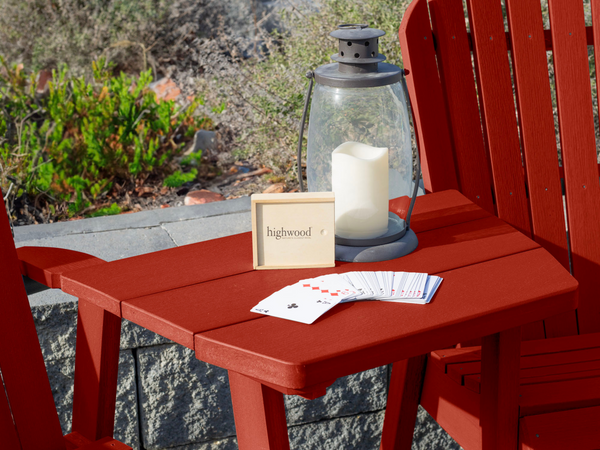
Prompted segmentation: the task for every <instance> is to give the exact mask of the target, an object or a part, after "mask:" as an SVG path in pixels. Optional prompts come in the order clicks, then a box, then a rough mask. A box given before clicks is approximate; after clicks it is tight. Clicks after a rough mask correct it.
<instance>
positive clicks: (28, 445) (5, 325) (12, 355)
mask: <svg viewBox="0 0 600 450" xmlns="http://www.w3.org/2000/svg"><path fill="white" fill-rule="evenodd" d="M6 217H7V215H6V210H5V207H4V202H3V201H0V285H1V286H2V299H1V307H2V310H1V313H0V342H1V343H2V345H0V370H1V371H2V378H3V380H4V384H5V389H6V394H7V397H8V401H9V403H10V410H11V412H12V417H13V419H14V424H15V427H16V430H17V433H18V435H19V439H20V442H21V447H22V449H23V450H40V449H44V450H59V449H60V450H63V449H64V448H65V446H64V440H63V436H62V431H61V427H60V422H59V420H58V415H57V413H56V408H55V406H54V399H53V397H52V391H51V388H50V383H49V381H48V376H47V374H46V367H45V366H44V359H43V357H42V352H41V350H40V344H39V341H38V337H37V333H36V330H35V325H34V323H33V317H32V315H31V309H30V307H29V301H28V299H27V294H26V293H25V287H24V284H23V280H22V278H21V273H20V270H19V263H18V259H17V252H16V250H15V246H14V242H13V239H12V234H11V231H10V226H9V224H8V220H7V218H6Z"/></svg>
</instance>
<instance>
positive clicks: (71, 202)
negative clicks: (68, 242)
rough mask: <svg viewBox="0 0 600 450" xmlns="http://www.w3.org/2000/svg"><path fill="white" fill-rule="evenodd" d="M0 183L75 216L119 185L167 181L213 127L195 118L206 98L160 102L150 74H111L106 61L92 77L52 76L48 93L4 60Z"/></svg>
mask: <svg viewBox="0 0 600 450" xmlns="http://www.w3.org/2000/svg"><path fill="white" fill-rule="evenodd" d="M0 63H2V65H3V68H4V71H3V72H4V73H0V108H1V109H2V111H3V116H1V117H0V136H4V137H0V158H1V161H2V167H0V170H1V176H0V183H1V186H2V188H3V189H4V190H5V192H6V190H8V188H9V184H10V183H13V184H15V185H17V187H18V188H20V189H21V191H22V192H23V191H24V192H26V193H28V194H30V195H39V194H44V196H45V198H46V200H51V201H52V202H53V203H68V208H67V210H68V214H69V215H73V214H75V213H77V212H79V211H81V210H83V209H85V208H88V207H90V205H91V204H92V202H95V201H96V200H97V199H99V198H102V197H105V196H106V195H107V194H108V193H110V192H111V190H112V189H113V188H114V187H115V186H119V187H123V186H125V185H128V184H129V185H132V184H134V183H136V182H138V183H140V182H143V181H144V180H146V179H147V178H148V177H151V176H153V177H165V176H167V175H169V174H170V173H172V172H173V171H174V170H175V169H176V168H177V166H176V165H175V164H174V162H173V157H174V156H176V155H179V154H180V153H181V151H182V149H183V147H184V146H185V144H186V142H188V141H189V140H190V137H189V136H190V135H193V133H194V132H195V131H196V130H197V129H199V128H208V127H211V126H212V123H211V122H210V120H209V119H206V118H205V117H200V116H198V115H196V114H195V112H196V109H197V107H198V106H199V105H200V104H202V100H201V99H199V98H196V99H195V100H193V101H192V102H191V103H190V104H188V105H187V106H186V107H180V106H178V105H176V104H175V102H174V101H159V100H157V97H156V94H155V93H154V92H153V91H152V90H151V89H149V87H148V86H149V84H150V83H151V81H152V76H151V75H150V71H146V72H142V73H141V74H140V75H139V77H138V78H134V77H131V76H129V75H126V74H123V73H121V74H120V75H118V76H112V74H111V71H110V70H111V67H110V66H109V65H107V64H106V62H105V61H104V60H103V59H100V60H98V61H97V62H95V63H94V64H93V67H92V68H93V79H92V80H90V81H87V80H86V79H85V78H84V77H78V78H69V76H68V70H67V68H66V67H64V68H63V69H61V70H60V71H55V72H53V75H52V81H50V82H49V89H48V94H47V96H45V97H40V96H39V95H38V94H37V93H36V91H35V82H34V79H35V77H34V75H33V74H30V75H27V74H25V72H24V70H23V67H22V66H12V67H9V65H8V64H7V63H6V62H5V60H4V59H1V58H0Z"/></svg>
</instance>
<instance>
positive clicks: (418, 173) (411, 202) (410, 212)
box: [402, 70, 421, 229]
mask: <svg viewBox="0 0 600 450" xmlns="http://www.w3.org/2000/svg"><path fill="white" fill-rule="evenodd" d="M405 74H406V72H404V70H402V88H403V89H404V96H405V97H406V106H408V109H409V111H408V120H409V122H410V121H411V118H412V106H411V104H410V97H409V96H408V87H407V86H406V78H405V76H404V75H405ZM413 128H414V123H413ZM415 133H416V130H415ZM415 154H416V157H417V173H416V176H415V187H414V188H413V195H412V198H411V199H410V206H409V207H408V212H407V214H406V229H409V228H410V217H411V216H412V211H413V208H414V206H415V201H416V200H417V194H418V192H419V183H420V182H421V158H419V149H418V148H417V151H416V152H415Z"/></svg>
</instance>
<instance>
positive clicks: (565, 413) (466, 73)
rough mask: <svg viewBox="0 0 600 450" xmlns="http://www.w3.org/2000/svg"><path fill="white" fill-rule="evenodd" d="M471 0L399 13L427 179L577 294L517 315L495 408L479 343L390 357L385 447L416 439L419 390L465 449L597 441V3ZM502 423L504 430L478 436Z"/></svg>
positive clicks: (599, 444) (431, 1)
mask: <svg viewBox="0 0 600 450" xmlns="http://www.w3.org/2000/svg"><path fill="white" fill-rule="evenodd" d="M466 5H467V11H464V10H463V1H462V0H414V1H413V2H412V3H411V5H410V6H409V8H408V9H407V11H406V14H405V16H404V18H403V20H402V24H401V26H400V31H399V37H400V44H401V48H402V54H403V59H404V66H405V69H406V70H407V83H408V88H409V92H410V97H411V102H412V106H413V114H414V119H415V130H416V134H417V136H418V145H419V149H420V152H421V157H422V161H423V175H424V180H425V187H426V190H427V191H429V192H436V191H440V190H444V189H459V190H460V191H461V192H462V193H463V194H464V195H465V196H466V197H467V198H469V199H470V200H471V201H473V202H474V203H476V204H477V205H479V206H481V207H482V208H483V209H485V210H487V211H489V212H490V213H493V214H496V215H497V216H498V217H499V218H501V219H503V220H504V221H506V222H507V223H509V224H510V225H512V226H513V227H515V228H517V229H518V230H520V231H521V232H522V233H524V234H525V235H527V236H530V237H531V238H532V239H534V240H535V241H536V242H537V243H539V244H540V245H541V246H542V247H544V248H545V249H547V250H548V251H549V252H550V253H551V254H552V255H553V256H554V257H555V258H556V260H557V261H559V262H560V263H561V264H562V265H563V266H564V267H565V268H566V269H567V270H569V269H570V270H571V271H572V273H573V275H574V277H575V278H576V279H577V280H578V282H579V284H580V301H579V307H578V309H577V311H576V313H565V314H561V315H559V316H556V317H551V318H550V319H547V320H545V321H544V322H536V323H533V324H531V325H528V326H526V327H523V329H522V338H523V340H524V342H523V343H522V345H521V351H520V360H519V363H518V364H517V365H516V366H515V367H517V369H518V368H519V367H520V370H519V369H518V370H514V371H508V370H506V369H505V367H503V365H502V364H500V366H498V367H495V368H494V370H492V373H495V375H494V376H496V377H500V378H503V377H506V378H510V377H512V378H515V379H518V380H519V388H518V390H515V392H513V395H512V396H511V397H510V398H507V399H506V401H505V402H504V404H503V406H502V405H501V406H502V408H501V409H500V410H498V411H493V410H491V409H489V408H487V407H484V406H483V405H482V404H480V400H481V398H483V397H484V396H485V395H487V394H486V392H485V389H486V388H485V386H486V379H485V376H486V375H485V374H484V375H481V371H482V370H485V369H486V367H487V368H488V369H489V366H486V365H487V364H488V362H487V361H486V359H485V357H484V359H483V360H482V359H481V352H480V348H479V347H477V346H475V343H467V344H463V346H461V347H458V348H455V349H446V350H440V351H436V352H433V353H431V354H430V355H429V356H428V357H427V365H426V370H425V371H424V366H423V364H421V361H420V360H416V359H415V360H409V361H405V362H403V363H401V364H397V365H395V366H394V368H393V372H392V373H393V374H392V386H391V389H390V397H389V400H388V410H387V416H386V419H385V423H384V437H383V443H382V448H385V449H392V448H393V449H409V448H410V442H411V439H412V436H411V430H412V427H413V426H414V416H415V413H416V406H417V402H418V401H419V392H420V403H421V405H422V406H423V407H424V408H425V409H426V410H427V411H428V412H429V413H430V414H431V415H432V416H433V418H434V419H435V420H437V422H438V423H439V424H440V425H441V426H442V427H443V428H444V429H445V430H446V431H447V432H448V433H449V434H450V435H451V436H452V437H453V438H454V439H455V440H456V441H457V442H458V443H459V444H460V445H461V446H463V447H464V448H465V449H468V450H470V449H479V448H485V449H489V448H519V449H571V448H573V449H598V448H600V427H599V426H598V424H599V423H600V333H599V332H600V298H599V291H600V183H599V182H598V179H599V172H598V159H597V153H596V136H595V132H594V117H593V108H594V106H593V103H592V93H591V89H590V71H589V67H588V46H594V48H598V44H599V43H600V2H598V1H592V2H591V12H592V21H593V27H586V23H585V18H584V7H583V2H582V1H581V0H548V6H549V17H550V29H549V30H544V28H543V20H542V12H541V6H540V1H539V0H505V1H502V2H501V1H500V0H466ZM588 5H589V2H588ZM504 6H505V8H506V17H503V7H504ZM465 18H467V19H468V27H469V28H468V29H467V26H466V23H465V21H466V20H465ZM505 19H506V22H505ZM547 51H550V52H552V62H553V68H554V74H555V92H556V98H557V104H558V125H559V127H558V130H559V131H560V156H559V153H558V151H557V141H556V137H555V133H556V130H555V124H554V117H553V105H552V89H553V86H551V83H550V81H549V73H548V59H547V53H546V52H547ZM596 58H598V55H597V54H596ZM596 67H597V68H598V59H596ZM596 73H597V72H596ZM513 94H514V95H513ZM561 184H563V186H561ZM563 189H564V194H565V199H566V215H567V219H568V234H567V233H566V232H565V218H564V213H563V205H564V204H563ZM531 282H532V283H536V282H539V280H536V279H532V280H531ZM506 283H507V284H506V287H507V288H508V287H509V286H510V280H506ZM517 338H518V337H517V336H511V337H510V339H517ZM484 343H486V341H485V340H484ZM469 345H472V346H469ZM515 358H519V355H518V354H515V353H514V352H513V353H512V354H505V355H500V360H501V361H502V360H505V361H512V360H514V359H515ZM423 371H424V377H422V376H421V374H422V372H423ZM486 373H487V374H488V375H489V373H490V371H489V370H488V371H487V372H486ZM420 389H422V391H420ZM403 392H408V393H409V395H404V396H402V393H403ZM515 411H516V412H518V414H515ZM499 423H500V424H503V427H504V430H505V431H506V432H505V433H503V434H502V435H500V434H497V435H495V434H494V433H493V432H492V433H484V437H482V428H483V429H485V428H486V427H490V428H491V429H492V430H493V429H494V427H495V426H496V425H497V424H499ZM507 430H508V431H507ZM486 436H487V437H486Z"/></svg>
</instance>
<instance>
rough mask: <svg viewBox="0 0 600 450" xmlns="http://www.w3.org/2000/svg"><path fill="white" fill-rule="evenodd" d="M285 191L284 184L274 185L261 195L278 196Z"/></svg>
mask: <svg viewBox="0 0 600 450" xmlns="http://www.w3.org/2000/svg"><path fill="white" fill-rule="evenodd" d="M283 191H285V183H275V184H274V185H272V186H269V187H268V188H267V189H265V190H264V191H263V194H279V193H281V192H283Z"/></svg>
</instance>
